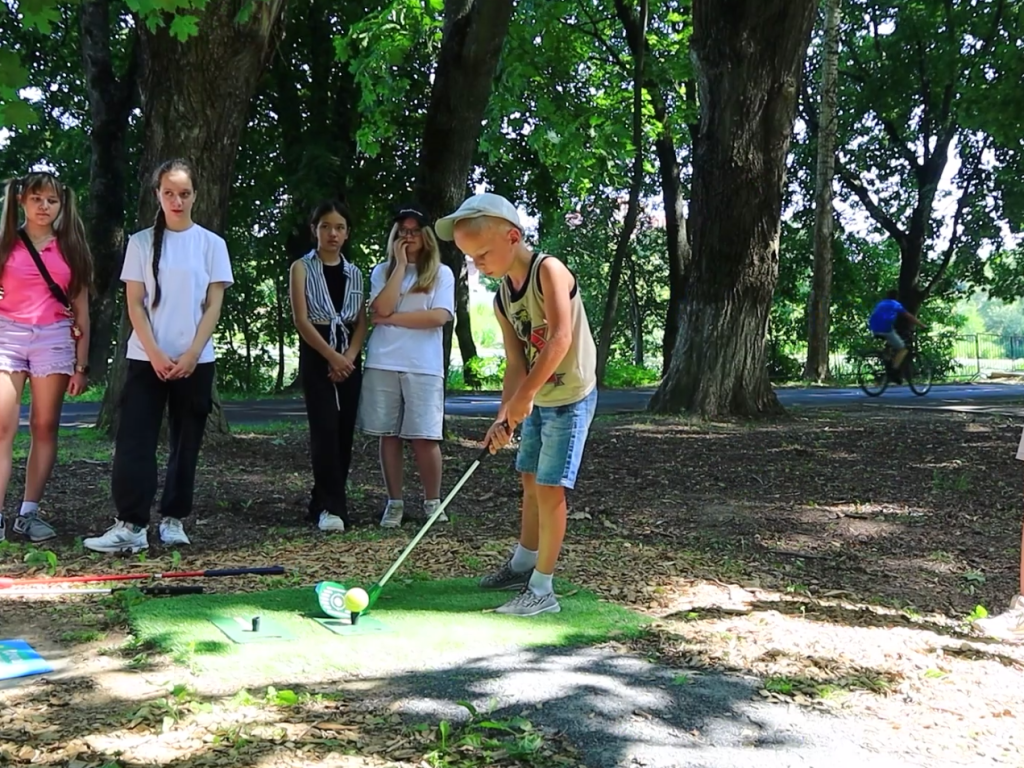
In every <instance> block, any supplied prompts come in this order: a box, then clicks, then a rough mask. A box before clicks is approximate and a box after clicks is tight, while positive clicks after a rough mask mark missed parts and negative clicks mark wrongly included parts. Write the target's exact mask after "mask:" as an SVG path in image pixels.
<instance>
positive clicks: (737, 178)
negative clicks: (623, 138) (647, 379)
mask: <svg viewBox="0 0 1024 768" xmlns="http://www.w3.org/2000/svg"><path fill="white" fill-rule="evenodd" d="M815 5H816V4H815V2H814V0H694V4H693V19H694V24H693V37H692V38H691V55H692V57H693V61H694V68H695V70H696V73H697V83H698V89H699V101H700V105H701V116H700V128H699V130H698V134H697V137H696V139H695V141H694V155H693V197H692V201H691V206H692V210H691V216H690V223H691V227H692V232H693V261H692V267H691V274H690V276H689V278H688V281H687V285H686V290H687V297H686V303H685V306H684V307H683V308H682V315H681V325H680V329H679V339H678V341H677V343H676V348H675V350H674V352H673V355H672V363H671V365H670V367H669V371H668V375H667V376H666V377H665V378H664V379H663V380H662V383H661V385H660V386H659V388H658V390H657V392H656V393H655V395H654V397H653V398H652V400H651V405H650V408H651V410H653V411H656V412H660V413H678V412H681V411H688V412H691V413H696V414H700V415H703V416H719V415H739V416H756V415H762V414H769V413H778V412H781V410H782V408H781V406H780V405H779V402H778V399H777V398H776V397H775V393H774V392H773V390H772V388H771V384H770V383H769V381H768V368H767V365H766V358H765V333H766V331H767V326H768V312H769V309H770V307H771V301H772V293H773V292H774V290H775V282H776V280H777V278H778V272H779V228H780V219H781V214H782V197H783V193H784V186H785V184H784V182H785V163H786V154H787V151H788V149H789V143H790V138H791V135H792V131H793V118H794V115H795V109H796V100H797V92H798V84H799V78H800V72H801V69H802V67H803V62H804V59H805V57H806V55H807V46H808V44H809V41H810V33H811V27H812V25H813V22H814V14H815Z"/></svg>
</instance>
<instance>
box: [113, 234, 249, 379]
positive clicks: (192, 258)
mask: <svg viewBox="0 0 1024 768" xmlns="http://www.w3.org/2000/svg"><path fill="white" fill-rule="evenodd" d="M121 281H122V282H125V283H127V282H136V283H145V285H146V312H147V314H148V315H149V322H150V324H151V325H152V326H153V335H154V337H155V338H156V343H157V346H158V347H160V349H162V350H163V351H164V352H165V353H166V354H167V356H168V357H172V358H174V357H178V356H179V355H181V354H184V353H185V352H187V351H188V348H189V347H190V346H192V340H193V339H194V338H195V337H196V329H197V328H198V327H199V321H200V320H201V319H202V317H203V302H205V301H206V290H207V288H209V286H210V283H227V284H228V285H231V284H232V283H233V282H234V276H233V275H232V273H231V260H230V259H229V258H228V247H227V243H225V242H224V238H222V237H221V236H220V235H216V234H214V233H213V232H211V231H210V230H208V229H205V228H203V227H201V226H199V225H198V224H193V225H192V226H191V227H189V228H188V229H186V230H185V231H184V232H172V231H170V230H165V231H164V241H163V248H162V250H161V251H160V305H159V306H158V307H157V308H156V309H153V307H152V306H151V302H152V301H153V294H154V291H155V290H156V282H155V281H154V280H153V228H152V227H150V228H149V229H144V230H142V231H141V232H136V233H135V234H134V235H132V236H131V238H130V239H129V240H128V248H127V249H126V250H125V255H124V268H123V269H122V270H121ZM127 356H128V359H129V360H149V357H148V355H146V350H145V349H143V348H142V342H141V341H139V337H138V334H136V333H135V331H132V335H131V336H130V337H129V338H128V354H127ZM215 359H216V355H215V353H214V350H213V339H210V341H208V342H207V343H206V346H205V347H203V351H202V354H200V355H199V362H200V363H212V362H213V361H214V360H215Z"/></svg>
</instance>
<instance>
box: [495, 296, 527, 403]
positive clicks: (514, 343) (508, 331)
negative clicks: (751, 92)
mask: <svg viewBox="0 0 1024 768" xmlns="http://www.w3.org/2000/svg"><path fill="white" fill-rule="evenodd" d="M494 314H495V315H496V316H497V318H498V326H499V327H500V328H501V338H502V343H503V345H504V347H505V376H504V378H503V379H502V382H501V406H502V408H501V409H499V412H498V421H502V420H503V419H504V418H505V415H504V413H503V412H502V411H503V409H504V406H505V404H506V403H507V402H508V401H509V400H510V399H511V398H512V395H514V394H515V393H516V391H517V390H518V389H519V387H521V386H522V384H523V381H524V380H525V379H526V374H527V364H526V351H525V350H524V349H523V342H522V341H521V340H520V338H519V337H518V336H516V332H515V330H514V329H513V328H512V323H510V322H509V321H508V319H507V318H506V317H505V315H504V314H502V312H501V310H500V309H498V298H497V297H495V299H494Z"/></svg>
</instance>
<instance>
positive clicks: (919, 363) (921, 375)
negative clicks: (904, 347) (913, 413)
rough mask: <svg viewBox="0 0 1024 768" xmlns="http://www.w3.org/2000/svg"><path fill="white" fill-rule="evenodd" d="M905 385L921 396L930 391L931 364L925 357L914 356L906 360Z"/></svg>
mask: <svg viewBox="0 0 1024 768" xmlns="http://www.w3.org/2000/svg"><path fill="white" fill-rule="evenodd" d="M907 386H909V387H910V391H911V392H913V393H914V394H915V395H917V396H918V397H923V396H924V395H927V394H928V393H929V392H930V391H931V389H932V364H931V363H929V362H928V359H927V358H924V357H915V358H913V359H911V360H908V361H907Z"/></svg>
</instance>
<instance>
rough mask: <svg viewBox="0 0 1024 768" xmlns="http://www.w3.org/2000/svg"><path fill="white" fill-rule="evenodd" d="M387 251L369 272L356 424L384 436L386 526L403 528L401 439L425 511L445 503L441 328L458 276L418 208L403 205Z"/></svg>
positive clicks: (383, 522) (448, 317) (452, 305)
mask: <svg viewBox="0 0 1024 768" xmlns="http://www.w3.org/2000/svg"><path fill="white" fill-rule="evenodd" d="M387 253H388V257H389V258H388V261H387V262H385V263H382V264H378V265H377V266H376V267H375V268H374V270H373V272H372V273H371V275H370V318H371V320H372V322H373V325H374V330H373V333H372V334H371V336H370V340H369V342H368V343H367V348H366V371H365V374H364V386H363V391H362V397H361V399H360V403H359V417H358V425H359V428H360V429H361V430H362V431H363V432H365V433H367V434H370V435H376V436H378V437H379V438H380V463H381V471H382V473H383V475H384V484H385V485H386V486H387V491H388V502H387V506H386V507H385V509H384V514H383V516H382V517H381V521H380V524H381V526H382V527H384V528H397V527H398V526H400V525H401V524H402V518H403V516H404V514H405V502H404V500H403V497H402V494H403V481H402V475H403V450H402V448H403V441H405V440H408V441H410V442H411V443H412V449H413V454H414V456H415V458H416V466H417V468H418V469H419V474H420V481H421V482H422V483H423V497H424V509H423V514H424V515H427V516H429V515H431V514H433V512H434V511H435V510H436V509H437V506H438V505H439V504H440V503H441V502H440V495H441V444H440V441H441V437H442V429H443V425H444V337H443V328H444V325H445V323H447V322H450V321H451V319H452V318H453V317H454V316H455V277H454V276H453V275H452V271H451V270H450V269H449V268H448V267H447V266H445V265H444V264H442V263H441V250H440V248H439V247H438V244H437V238H436V237H435V236H434V232H433V230H432V229H431V228H430V226H429V225H428V223H427V217H426V215H425V214H424V213H423V209H422V208H421V207H419V206H415V205H409V206H403V207H402V208H400V209H399V210H398V212H397V213H396V214H395V218H394V225H393V226H392V227H391V234H390V235H389V237H388V244H387ZM438 519H439V520H447V516H446V515H444V514H442V515H441V516H440V517H439V518H438Z"/></svg>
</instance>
